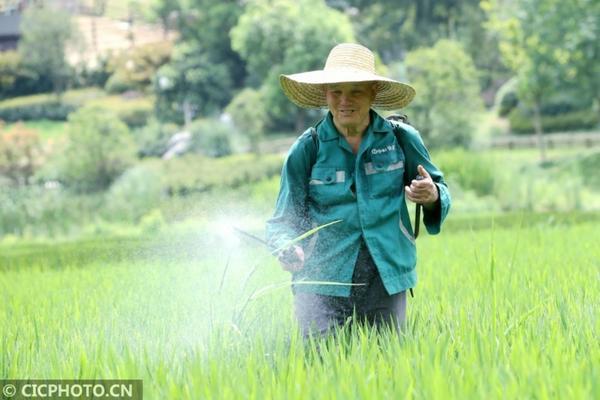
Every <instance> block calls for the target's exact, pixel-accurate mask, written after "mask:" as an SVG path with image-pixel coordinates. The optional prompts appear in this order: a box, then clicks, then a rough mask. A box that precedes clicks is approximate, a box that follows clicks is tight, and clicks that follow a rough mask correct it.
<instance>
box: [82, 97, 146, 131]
mask: <svg viewBox="0 0 600 400" xmlns="http://www.w3.org/2000/svg"><path fill="white" fill-rule="evenodd" d="M152 101H153V99H152V97H149V96H141V95H139V94H135V93H132V94H130V95H129V97H127V96H125V95H122V96H121V95H120V96H107V97H103V98H99V99H95V100H92V101H90V102H89V103H88V105H89V106H95V107H99V108H102V109H105V110H107V111H109V112H110V113H114V114H116V115H117V117H119V119H120V120H121V121H123V122H125V124H126V125H127V126H128V127H129V128H139V127H142V126H145V125H146V124H147V123H148V119H150V117H151V115H152V114H153V110H154V108H153V104H152Z"/></svg>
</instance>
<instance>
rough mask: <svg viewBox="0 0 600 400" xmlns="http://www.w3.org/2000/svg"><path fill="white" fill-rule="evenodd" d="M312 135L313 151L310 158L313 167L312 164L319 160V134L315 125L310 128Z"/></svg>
mask: <svg viewBox="0 0 600 400" xmlns="http://www.w3.org/2000/svg"><path fill="white" fill-rule="evenodd" d="M310 137H311V138H312V141H313V151H312V153H311V159H310V166H311V169H312V166H313V165H315V163H316V162H317V154H318V153H319V136H318V135H317V130H316V129H315V128H314V127H311V128H310Z"/></svg>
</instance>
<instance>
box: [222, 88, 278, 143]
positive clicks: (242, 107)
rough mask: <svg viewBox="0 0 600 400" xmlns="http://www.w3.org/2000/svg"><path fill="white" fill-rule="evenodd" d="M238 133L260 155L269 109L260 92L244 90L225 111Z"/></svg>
mask: <svg viewBox="0 0 600 400" xmlns="http://www.w3.org/2000/svg"><path fill="white" fill-rule="evenodd" d="M225 111H226V112H227V114H228V115H230V117H231V119H232V121H233V123H234V125H235V127H236V129H237V131H238V132H240V133H241V134H243V135H244V136H246V137H247V138H248V140H249V141H250V145H251V147H252V150H253V151H254V152H255V153H258V150H259V149H258V143H259V141H260V139H261V138H262V137H263V136H264V131H265V124H266V122H267V118H268V116H267V109H266V105H265V101H264V99H263V96H262V94H261V92H260V91H258V90H254V89H244V90H242V91H241V92H240V93H238V94H237V95H236V96H235V97H234V98H233V100H232V101H231V103H229V105H228V106H227V108H226V109H225Z"/></svg>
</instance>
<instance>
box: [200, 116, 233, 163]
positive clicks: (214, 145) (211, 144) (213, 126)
mask: <svg viewBox="0 0 600 400" xmlns="http://www.w3.org/2000/svg"><path fill="white" fill-rule="evenodd" d="M189 130H190V132H191V134H192V144H191V147H190V151H192V152H196V153H199V154H203V155H205V156H208V157H223V156H227V155H229V154H231V153H232V137H233V135H235V130H234V128H233V126H231V124H228V123H225V122H221V121H218V120H215V119H199V120H196V121H194V122H193V123H192V124H191V125H190V127H189Z"/></svg>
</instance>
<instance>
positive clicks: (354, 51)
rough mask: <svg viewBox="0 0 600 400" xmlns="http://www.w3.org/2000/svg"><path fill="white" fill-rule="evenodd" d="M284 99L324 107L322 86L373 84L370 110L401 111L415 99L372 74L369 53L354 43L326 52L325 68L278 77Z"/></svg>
mask: <svg viewBox="0 0 600 400" xmlns="http://www.w3.org/2000/svg"><path fill="white" fill-rule="evenodd" d="M279 82H280V83H281V87H282V88H283V91H284V93H285V95H286V96H287V97H288V98H289V99H290V100H292V101H293V102H294V103H296V104H297V105H299V106H300V107H306V108H320V107H325V106H327V101H326V100H325V91H324V85H327V84H332V83H348V82H375V83H376V90H377V95H376V96H375V100H374V101H373V104H372V107H373V108H379V109H382V110H396V109H399V108H403V107H405V106H406V105H408V103H410V102H411V101H412V99H413V97H415V89H413V88H412V86H410V85H407V84H405V83H402V82H398V81H395V80H393V79H390V78H386V77H384V76H381V75H377V74H376V73H375V56H374V55H373V53H372V52H371V50H369V49H367V48H366V47H364V46H361V45H359V44H355V43H342V44H338V45H337V46H335V47H334V48H333V49H331V51H330V52H329V56H327V61H326V62H325V68H323V69H322V70H318V71H309V72H302V73H299V74H292V75H281V76H280V77H279Z"/></svg>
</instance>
